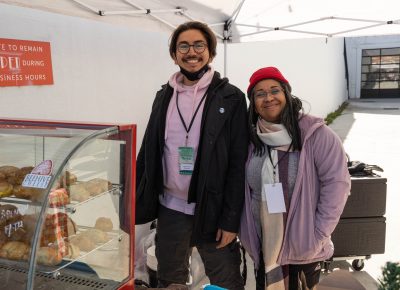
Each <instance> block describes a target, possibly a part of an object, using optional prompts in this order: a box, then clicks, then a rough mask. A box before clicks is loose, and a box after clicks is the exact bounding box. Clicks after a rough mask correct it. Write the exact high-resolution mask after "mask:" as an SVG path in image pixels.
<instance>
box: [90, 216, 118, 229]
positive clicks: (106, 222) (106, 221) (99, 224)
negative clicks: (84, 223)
mask: <svg viewBox="0 0 400 290" xmlns="http://www.w3.org/2000/svg"><path fill="white" fill-rule="evenodd" d="M94 228H95V229H98V230H101V231H103V232H111V231H112V229H113V223H112V221H111V219H110V218H106V217H99V218H98V219H97V220H96V224H95V226H94Z"/></svg>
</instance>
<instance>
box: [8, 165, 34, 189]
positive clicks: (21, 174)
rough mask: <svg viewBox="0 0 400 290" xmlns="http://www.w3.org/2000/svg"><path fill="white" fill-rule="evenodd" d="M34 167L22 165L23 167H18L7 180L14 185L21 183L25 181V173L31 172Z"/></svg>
mask: <svg viewBox="0 0 400 290" xmlns="http://www.w3.org/2000/svg"><path fill="white" fill-rule="evenodd" d="M32 169H33V167H32V166H26V167H22V168H21V169H18V170H16V171H15V172H13V174H11V175H10V176H9V177H8V178H7V181H8V182H9V183H11V184H12V185H21V184H22V182H23V181H24V178H25V175H27V174H28V173H31V171H32Z"/></svg>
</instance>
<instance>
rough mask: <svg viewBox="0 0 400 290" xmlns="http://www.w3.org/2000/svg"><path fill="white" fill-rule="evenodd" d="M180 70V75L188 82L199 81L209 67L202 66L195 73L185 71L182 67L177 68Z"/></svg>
mask: <svg viewBox="0 0 400 290" xmlns="http://www.w3.org/2000/svg"><path fill="white" fill-rule="evenodd" d="M179 67H180V69H181V73H182V74H183V75H184V76H185V77H186V78H187V79H188V80H189V81H197V80H199V79H201V78H202V77H203V76H204V74H205V73H206V72H207V71H208V69H209V67H208V64H206V65H205V66H203V67H202V68H201V69H199V70H198V71H196V72H190V71H187V70H185V69H184V68H183V67H181V66H179Z"/></svg>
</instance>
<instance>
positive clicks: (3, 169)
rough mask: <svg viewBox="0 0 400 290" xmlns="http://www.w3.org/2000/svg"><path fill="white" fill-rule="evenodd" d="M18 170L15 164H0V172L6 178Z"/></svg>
mask: <svg viewBox="0 0 400 290" xmlns="http://www.w3.org/2000/svg"><path fill="white" fill-rule="evenodd" d="M18 170H19V168H18V167H15V166H10V165H4V166H0V173H2V174H3V175H5V177H6V178H8V177H10V176H14V175H15V173H16V172H17V171H18Z"/></svg>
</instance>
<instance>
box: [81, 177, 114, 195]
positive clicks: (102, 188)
mask: <svg viewBox="0 0 400 290" xmlns="http://www.w3.org/2000/svg"><path fill="white" fill-rule="evenodd" d="M85 188H86V189H87V191H89V192H90V195H92V196H96V195H99V194H101V193H103V192H106V191H108V190H110V189H111V183H110V182H109V181H108V180H106V179H102V178H94V179H91V180H89V181H87V182H85Z"/></svg>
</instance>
